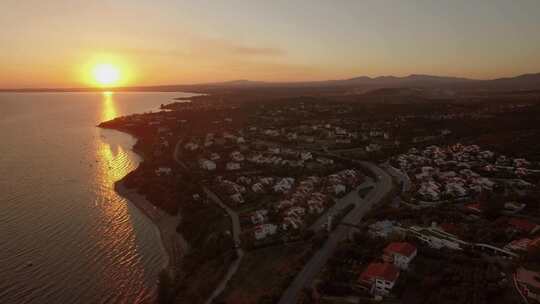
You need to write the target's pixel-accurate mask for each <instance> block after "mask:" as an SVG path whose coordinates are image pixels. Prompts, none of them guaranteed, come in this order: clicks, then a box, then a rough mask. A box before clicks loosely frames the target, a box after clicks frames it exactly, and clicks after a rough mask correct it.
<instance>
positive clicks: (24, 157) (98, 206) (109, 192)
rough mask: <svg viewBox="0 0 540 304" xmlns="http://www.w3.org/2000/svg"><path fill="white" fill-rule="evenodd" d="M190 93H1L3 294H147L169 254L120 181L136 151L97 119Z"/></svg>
mask: <svg viewBox="0 0 540 304" xmlns="http://www.w3.org/2000/svg"><path fill="white" fill-rule="evenodd" d="M177 96H190V95H189V94H183V93H114V94H113V95H110V94H103V93H29V94H11V93H0V303H8V304H11V303H17V304H18V303H148V302H151V300H152V299H153V298H154V297H155V282H156V278H157V273H158V272H159V270H160V269H161V268H162V266H163V265H164V263H165V261H166V255H165V252H164V250H163V248H162V246H161V243H160V240H159V235H158V233H157V230H156V228H155V227H154V226H153V225H152V223H151V222H150V221H149V220H148V219H147V218H146V217H145V216H144V215H143V214H142V213H141V212H139V210H138V209H137V208H136V207H135V206H133V205H131V204H130V203H129V202H128V201H126V200H125V199H123V198H122V197H120V196H118V195H117V194H116V193H115V192H114V190H113V183H114V182H115V181H117V180H119V179H121V178H122V177H123V176H125V175H126V174H127V173H128V172H130V171H131V170H133V169H134V168H135V167H136V166H137V164H138V162H139V158H138V157H137V155H135V154H134V153H133V152H131V150H130V148H131V147H132V145H133V144H134V143H135V140H134V139H133V138H132V137H130V136H129V135H126V134H123V133H120V132H117V131H111V130H102V129H99V128H96V127H95V126H96V125H97V124H98V123H99V122H101V121H104V120H109V119H112V118H114V117H116V116H120V115H124V114H130V113H140V112H145V111H151V110H157V108H158V107H159V105H160V104H161V103H168V102H170V101H171V98H173V97H177Z"/></svg>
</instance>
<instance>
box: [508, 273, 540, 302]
mask: <svg viewBox="0 0 540 304" xmlns="http://www.w3.org/2000/svg"><path fill="white" fill-rule="evenodd" d="M514 283H515V285H514V286H516V288H517V290H518V292H519V293H520V294H521V295H522V296H523V297H525V298H527V299H530V300H534V301H535V302H540V273H538V272H535V271H531V270H528V269H525V268H519V269H518V270H517V271H516V273H515V274H514Z"/></svg>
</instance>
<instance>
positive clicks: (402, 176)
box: [384, 163, 411, 192]
mask: <svg viewBox="0 0 540 304" xmlns="http://www.w3.org/2000/svg"><path fill="white" fill-rule="evenodd" d="M384 168H385V169H386V170H387V171H388V173H390V174H391V175H392V176H394V177H395V178H397V179H398V180H399V181H400V182H401V184H402V185H403V188H402V191H403V192H407V191H409V190H410V189H411V179H410V178H409V176H408V175H407V173H405V172H403V171H401V170H399V169H397V168H394V167H393V166H392V165H390V164H388V163H385V164H384Z"/></svg>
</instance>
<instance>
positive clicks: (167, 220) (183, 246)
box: [98, 125, 189, 278]
mask: <svg viewBox="0 0 540 304" xmlns="http://www.w3.org/2000/svg"><path fill="white" fill-rule="evenodd" d="M98 127H100V128H104V127H103V126H101V125H98ZM105 128H106V127H105ZM106 129H111V130H115V131H118V132H122V133H124V134H127V135H129V136H132V137H134V138H137V137H136V136H134V135H133V134H132V133H130V132H127V131H126V130H118V129H114V128H106ZM134 146H135V145H134ZM130 149H131V151H133V152H134V153H135V154H136V155H138V156H139V157H140V158H141V160H144V156H143V154H142V153H141V152H140V151H137V149H136V148H134V147H131V148H130ZM137 169H138V167H137V168H135V169H134V170H137ZM126 176H127V175H126ZM126 176H124V177H123V178H121V179H120V180H118V181H116V182H115V183H114V186H113V188H114V191H115V192H116V193H117V194H118V195H119V196H121V197H123V198H125V199H126V200H127V201H128V202H129V203H131V204H133V205H134V206H135V207H136V208H137V209H138V210H139V211H141V212H142V213H143V214H144V216H146V217H147V218H148V219H150V221H151V222H152V223H153V225H154V227H155V229H157V232H158V234H159V238H160V244H161V247H162V250H163V251H164V252H165V254H166V255H167V261H166V262H165V264H164V265H163V269H165V270H166V271H167V272H168V273H169V275H170V276H171V277H172V278H174V277H175V276H176V274H177V272H178V271H179V270H180V269H178V266H179V262H180V259H181V258H182V257H183V256H184V255H186V254H187V253H188V252H189V244H188V242H187V241H186V240H185V239H184V237H183V236H182V234H180V233H178V232H177V231H176V227H177V225H178V223H179V222H180V220H181V214H180V212H178V215H176V216H173V215H170V214H168V213H166V212H165V211H163V210H160V209H159V208H157V207H155V206H154V205H152V204H151V203H150V202H149V201H148V200H147V199H146V197H145V196H144V195H142V194H140V193H139V192H138V191H137V189H130V188H128V187H126V185H125V180H124V179H125V178H126Z"/></svg>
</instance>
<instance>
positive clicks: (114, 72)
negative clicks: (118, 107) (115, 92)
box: [92, 63, 120, 86]
mask: <svg viewBox="0 0 540 304" xmlns="http://www.w3.org/2000/svg"><path fill="white" fill-rule="evenodd" d="M92 74H93V76H94V80H95V81H96V82H97V83H98V84H99V85H102V86H112V85H115V84H117V83H118V81H119V80H120V71H119V70H118V68H116V67H115V66H114V65H112V64H108V63H103V64H98V65H96V66H95V67H94V68H93V69H92Z"/></svg>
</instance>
